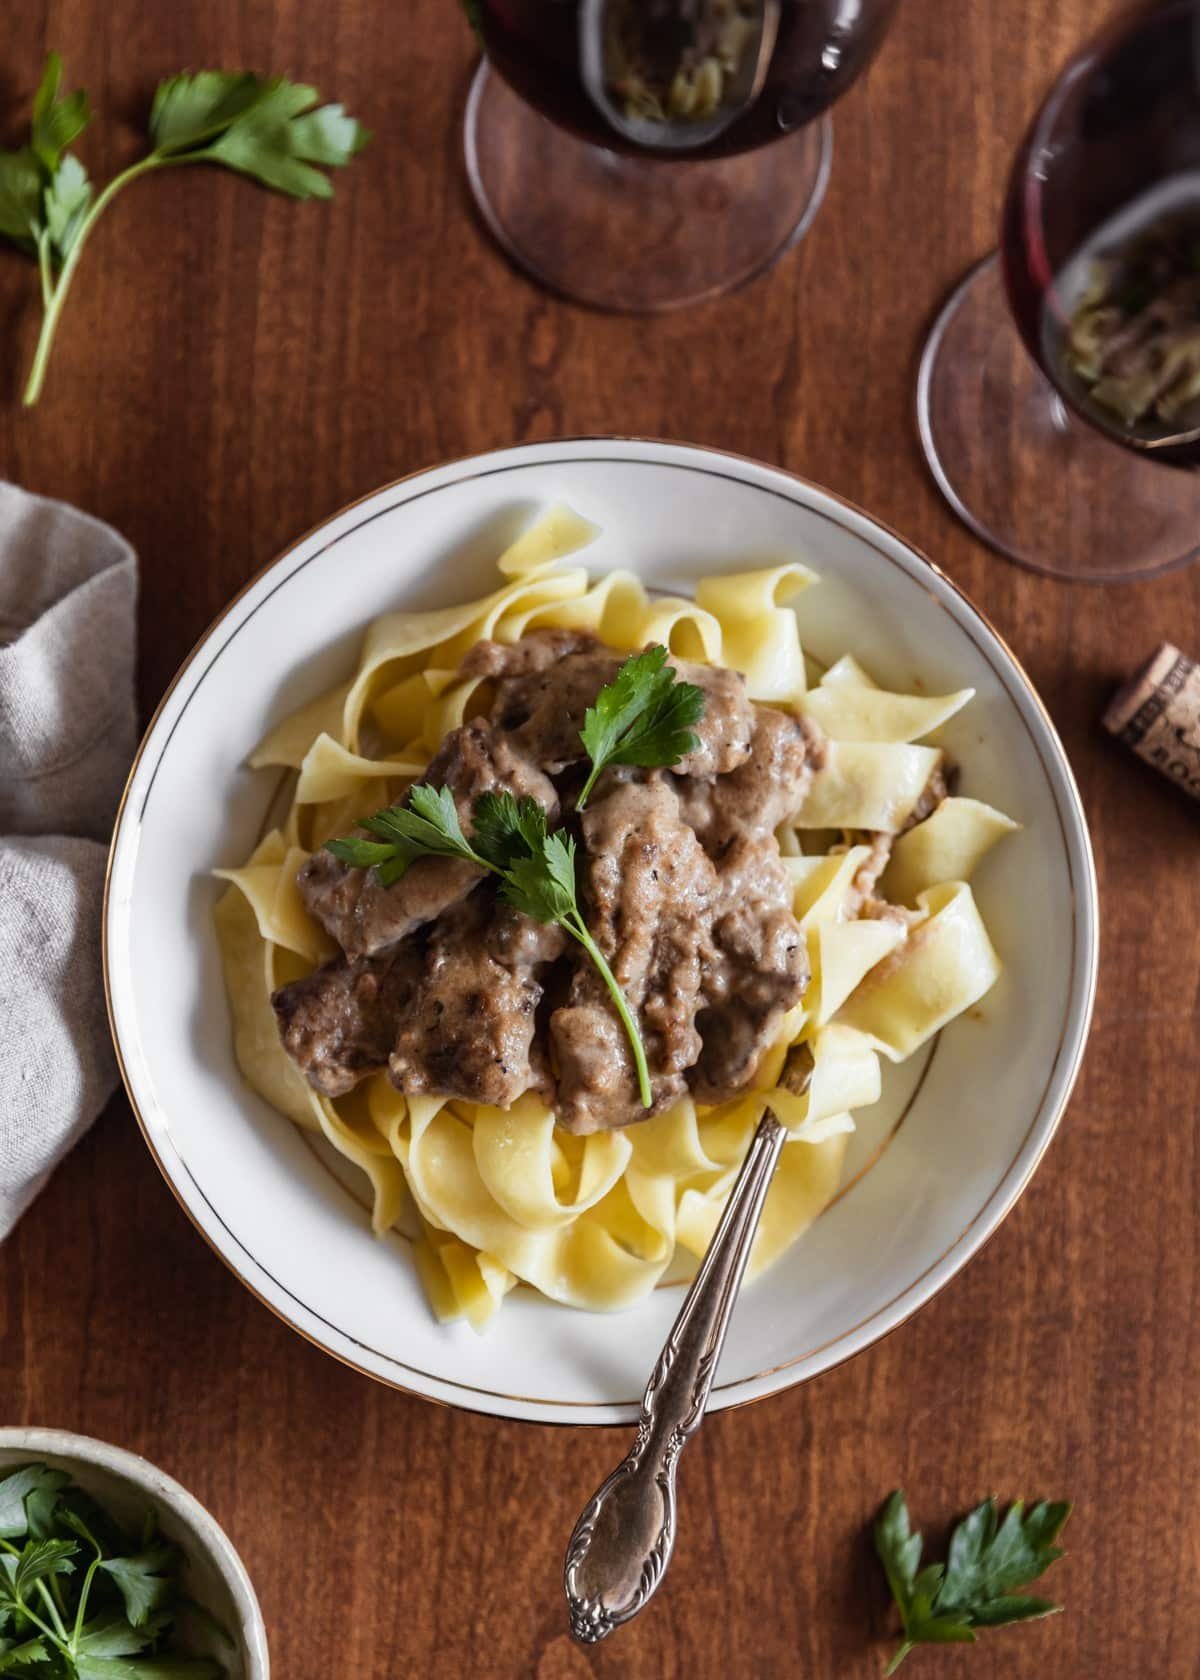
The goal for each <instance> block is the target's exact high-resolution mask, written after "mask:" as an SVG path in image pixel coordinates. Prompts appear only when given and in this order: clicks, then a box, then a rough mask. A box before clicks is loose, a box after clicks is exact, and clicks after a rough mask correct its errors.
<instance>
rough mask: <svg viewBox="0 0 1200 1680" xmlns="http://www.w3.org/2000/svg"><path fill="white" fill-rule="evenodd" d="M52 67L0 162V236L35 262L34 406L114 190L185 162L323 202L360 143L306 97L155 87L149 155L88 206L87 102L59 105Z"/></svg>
mask: <svg viewBox="0 0 1200 1680" xmlns="http://www.w3.org/2000/svg"><path fill="white" fill-rule="evenodd" d="M62 68H63V67H62V59H61V58H60V57H59V55H58V54H57V53H56V52H52V53H50V54H49V55H48V57H47V59H46V68H45V71H44V73H43V75H42V81H41V85H40V86H39V88H38V90H37V93H36V94H35V95H34V100H33V112H32V120H31V125H30V136H29V143H28V145H26V146H22V147H21V148H20V149H19V150H18V151H15V152H3V151H0V237H2V238H4V239H7V240H9V241H10V242H11V243H12V244H14V245H17V246H18V247H19V248H20V249H21V250H23V251H25V252H27V253H28V255H30V256H32V257H35V258H36V259H37V265H38V273H39V276H40V279H41V296H42V311H43V318H42V330H41V334H40V336H39V338H38V343H37V349H36V351H35V352H34V358H33V366H32V368H31V369H30V373H29V381H28V383H27V385H26V387H25V397H24V401H25V404H26V406H27V407H30V406H32V405H33V404H34V403H36V402H37V400H38V397H39V395H40V394H41V390H42V384H43V382H44V380H45V377H46V366H47V363H48V361H49V358H50V351H51V348H52V346H53V343H54V335H55V333H56V331H57V330H58V323H59V319H60V317H61V315H62V310H63V305H64V303H65V302H66V299H67V293H68V291H69V289H70V286H71V281H72V279H73V278H74V275H75V270H76V268H77V266H78V263H79V258H80V256H81V255H82V253H83V248H84V245H85V243H86V241H87V239H88V236H89V234H90V233H91V231H92V229H93V228H94V227H95V225H96V223H97V221H98V220H99V219H100V217H101V215H102V214H103V213H104V211H105V210H106V209H107V208H108V206H109V205H110V204H111V203H112V201H113V199H114V198H115V197H116V195H117V194H118V193H119V192H120V191H121V189H122V188H123V187H127V186H128V185H129V183H130V182H131V181H135V180H136V179H137V178H138V176H139V175H146V174H149V173H150V172H151V171H153V170H159V169H167V168H173V167H175V166H177V165H179V164H185V163H214V164H222V165H224V167H225V168H227V169H234V170H237V171H238V172H239V173H240V174H243V175H249V176H250V177H251V178H252V179H253V180H256V181H259V182H261V183H262V185H263V186H266V187H271V188H273V189H274V190H275V191H276V192H282V193H288V194H289V195H290V196H291V197H293V198H330V197H332V195H333V188H332V186H331V185H330V183H329V178H328V176H327V175H325V174H324V173H323V170H324V169H327V168H339V167H341V166H342V165H344V164H347V163H349V161H350V159H351V158H352V157H353V156H354V154H355V153H356V152H360V151H361V150H362V148H363V147H364V146H365V145H366V143H367V141H368V140H369V138H370V136H369V134H368V133H367V130H366V129H365V128H363V127H362V126H361V125H360V124H359V123H357V122H355V121H354V119H353V118H352V117H348V116H347V115H346V113H345V111H344V109H343V108H342V106H341V105H322V106H320V107H319V108H317V109H314V107H316V106H317V100H318V98H319V95H318V93H317V90H316V89H315V88H311V87H304V86H301V85H300V84H298V83H295V82H287V81H284V80H283V78H282V77H279V76H256V75H252V74H250V73H233V72H229V71H224V70H201V71H198V72H196V73H195V74H194V75H193V74H190V73H186V72H185V73H184V74H182V75H178V76H172V77H171V78H170V79H169V80H168V81H165V82H161V83H160V84H159V86H158V90H157V92H156V93H155V95H154V103H153V105H152V106H151V110H150V140H151V149H150V151H149V152H148V153H147V154H146V156H145V157H141V158H138V159H137V161H136V162H134V163H132V164H130V166H129V167H128V169H125V170H122V172H121V173H120V174H119V175H115V176H114V177H113V179H112V180H111V181H109V182H108V184H107V186H105V187H104V189H103V190H102V191H101V192H100V193H99V194H96V195H94V194H93V188H92V184H91V182H90V181H89V180H88V176H87V171H86V170H85V169H84V167H83V165H82V164H81V163H80V161H79V159H78V158H77V157H75V156H74V154H73V153H71V152H70V151H69V150H68V148H69V147H70V146H72V145H73V144H74V143H75V141H76V140H78V139H79V137H80V135H81V134H82V133H83V131H84V129H85V128H86V127H87V125H88V123H89V122H90V121H91V110H90V108H89V105H88V99H87V95H86V94H85V93H84V92H83V91H82V90H79V91H77V92H75V93H72V94H70V95H69V96H68V97H66V98H63V99H60V98H59V87H60V85H61V82H62Z"/></svg>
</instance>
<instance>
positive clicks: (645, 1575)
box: [563, 1045, 813, 1644]
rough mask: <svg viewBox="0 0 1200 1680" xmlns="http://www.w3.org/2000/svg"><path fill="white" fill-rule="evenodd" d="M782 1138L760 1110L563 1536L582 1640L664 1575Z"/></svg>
mask: <svg viewBox="0 0 1200 1680" xmlns="http://www.w3.org/2000/svg"><path fill="white" fill-rule="evenodd" d="M812 1074H813V1062H812V1055H811V1052H810V1051H809V1050H808V1048H807V1046H806V1045H798V1046H795V1047H794V1048H793V1049H792V1050H791V1052H790V1053H789V1055H788V1059H787V1062H786V1064H785V1066H784V1071H783V1075H782V1077H781V1080H780V1083H781V1084H782V1085H784V1086H785V1087H786V1088H787V1089H788V1090H789V1091H794V1092H795V1093H796V1095H798V1096H801V1095H803V1093H804V1092H805V1091H806V1090H807V1089H808V1086H809V1085H810V1083H811V1082H812ZM786 1136H787V1132H786V1131H785V1129H784V1127H783V1126H782V1125H781V1124H780V1122H779V1121H778V1120H777V1119H776V1118H775V1115H774V1114H773V1113H772V1112H771V1110H770V1109H769V1108H768V1109H766V1110H765V1111H764V1113H763V1117H762V1119H761V1120H760V1121H759V1123H758V1129H757V1131H756V1132H755V1134H754V1138H753V1141H752V1142H751V1144H750V1148H749V1149H748V1150H747V1152H746V1159H745V1160H744V1161H743V1162H742V1165H741V1168H740V1169H739V1171H738V1175H737V1178H736V1179H735V1180H734V1183H733V1188H732V1189H731V1190H730V1192H729V1199H728V1201H727V1202H726V1203H725V1208H724V1211H723V1213H722V1214H721V1219H720V1223H719V1224H718V1226H717V1229H716V1231H715V1232H714V1233H713V1239H712V1241H711V1242H710V1243H709V1245H708V1252H707V1253H706V1254H705V1256H704V1260H703V1262H702V1263H701V1266H700V1270H699V1271H698V1272H697V1273H696V1276H695V1278H694V1280H693V1282H692V1285H691V1287H690V1289H689V1290H688V1292H687V1296H686V1298H685V1299H684V1303H683V1306H682V1307H681V1308H680V1309H679V1316H678V1318H677V1319H676V1320H675V1323H674V1324H673V1325H672V1327H671V1333H670V1335H669V1336H668V1337H667V1340H666V1343H665V1345H664V1347H663V1350H662V1352H661V1353H660V1354H659V1356H658V1361H657V1363H656V1364H655V1367H654V1370H653V1373H652V1374H651V1377H650V1381H649V1383H648V1384H647V1385H646V1393H645V1396H644V1397H643V1400H642V1415H641V1419H640V1421H639V1423H638V1430H637V1436H636V1438H635V1440H634V1443H633V1446H632V1447H631V1448H630V1449H629V1452H628V1454H627V1455H626V1457H625V1458H623V1459H622V1460H621V1462H620V1464H618V1465H617V1467H616V1469H615V1470H614V1471H613V1472H612V1474H611V1475H610V1476H608V1477H607V1478H606V1479H605V1481H604V1482H603V1483H602V1484H601V1486H600V1487H599V1488H598V1489H597V1491H596V1492H595V1493H594V1494H593V1495H592V1497H591V1499H589V1501H588V1503H587V1506H586V1508H585V1509H584V1512H583V1515H582V1516H581V1517H580V1519H579V1521H578V1522H577V1523H576V1525H575V1531H574V1533H573V1534H572V1535H571V1542H570V1545H569V1546H568V1547H567V1557H566V1563H565V1564H564V1567H563V1586H564V1588H565V1589H566V1594H567V1608H568V1612H569V1614H570V1618H571V1631H572V1633H574V1635H575V1637H576V1638H577V1639H582V1640H585V1641H587V1642H588V1643H589V1644H593V1643H595V1642H596V1641H597V1640H600V1639H605V1638H607V1636H608V1635H609V1634H610V1633H611V1632H612V1631H613V1629H614V1628H618V1627H620V1626H621V1624H622V1623H623V1622H628V1621H630V1620H631V1619H632V1618H633V1617H634V1616H636V1615H637V1613H638V1611H639V1610H641V1609H642V1608H643V1607H644V1606H645V1605H646V1604H647V1603H648V1602H649V1600H650V1598H651V1597H652V1596H653V1594H654V1592H655V1591H656V1589H657V1587H658V1584H659V1582H660V1581H661V1580H662V1578H663V1576H664V1574H665V1573H666V1569H667V1564H668V1563H669V1562H670V1560H671V1552H672V1549H673V1548H674V1545H675V1516H676V1498H675V1468H676V1465H677V1463H678V1461H679V1455H680V1453H681V1452H682V1450H683V1448H684V1446H685V1445H686V1443H687V1441H688V1440H689V1439H690V1437H691V1436H692V1435H694V1434H695V1432H696V1430H697V1429H699V1427H700V1423H701V1420H702V1419H703V1417H704V1409H705V1407H706V1406H707V1404H708V1396H709V1391H710V1390H711V1388H712V1382H713V1375H714V1372H715V1371H716V1367H717V1360H718V1359H719V1358H720V1355H721V1347H722V1344H723V1343H724V1340H725V1332H726V1330H727V1329H728V1326H729V1319H730V1315H731V1314H732V1312H733V1304H734V1302H735V1301H736V1299H737V1293H738V1289H739V1287H740V1285H741V1281H742V1275H743V1273H744V1272H745V1270H746V1261H747V1259H748V1258H749V1255H750V1248H751V1244H752V1243H753V1241H754V1233H755V1231H756V1230H757V1229H758V1220H759V1215H760V1214H761V1213H762V1207H763V1202H764V1201H765V1200H766V1195H767V1190H768V1188H769V1187H770V1183H771V1178H772V1175H773V1174H774V1171H775V1166H776V1163H777V1162H778V1160H779V1151H780V1150H781V1149H782V1147H783V1143H784V1139H785V1138H786Z"/></svg>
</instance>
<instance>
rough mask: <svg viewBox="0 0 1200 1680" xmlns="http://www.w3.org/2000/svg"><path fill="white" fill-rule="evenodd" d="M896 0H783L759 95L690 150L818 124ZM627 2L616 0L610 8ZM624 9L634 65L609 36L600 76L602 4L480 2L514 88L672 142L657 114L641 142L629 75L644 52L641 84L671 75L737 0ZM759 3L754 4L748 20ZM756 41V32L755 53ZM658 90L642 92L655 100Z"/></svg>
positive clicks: (585, 127)
mask: <svg viewBox="0 0 1200 1680" xmlns="http://www.w3.org/2000/svg"><path fill="white" fill-rule="evenodd" d="M896 4H897V0H781V3H780V4H779V7H778V14H777V17H775V18H774V20H773V22H772V25H771V33H772V35H773V43H771V44H769V46H768V50H767V52H766V53H765V54H764V64H763V73H762V75H761V78H760V81H759V86H758V89H757V92H756V94H755V97H754V98H753V99H752V100H751V101H750V102H749V104H748V106H747V108H746V109H745V110H744V111H742V112H741V113H740V114H739V115H738V116H737V117H736V118H735V120H733V121H732V122H731V123H730V125H729V126H728V127H727V128H724V129H723V130H722V131H721V133H720V134H719V135H718V136H717V137H715V138H714V139H713V140H711V141H710V142H708V143H706V144H704V145H701V146H698V147H696V148H695V149H692V148H690V147H689V148H688V150H687V153H686V156H687V157H689V158H700V157H718V156H724V155H728V154H730V153H734V152H745V151H750V150H752V149H753V148H754V147H757V146H766V145H769V144H770V143H771V142H772V141H774V140H780V139H782V138H783V137H784V136H785V135H788V134H793V133H794V132H795V131H796V130H797V129H798V128H802V127H804V126H805V124H807V123H811V122H813V121H815V119H816V118H817V117H819V116H821V114H822V113H823V112H825V111H827V110H828V109H829V107H830V106H831V105H832V104H833V102H834V101H835V100H836V99H839V98H840V97H841V96H842V94H843V93H845V91H846V89H847V88H848V87H849V86H850V84H851V83H852V82H853V81H854V80H855V79H856V78H857V77H858V76H859V75H860V74H861V73H862V71H863V70H865V69H866V67H867V65H868V64H869V63H870V62H871V59H872V58H873V57H874V56H875V53H876V52H877V50H878V49H879V46H880V45H881V43H882V41H883V37H884V34H885V32H886V30H887V27H888V24H889V23H890V22H891V19H892V14H893V12H894V11H895V8H896ZM619 9H620V8H619V6H613V5H610V6H609V8H608V12H609V13H610V14H611V13H612V12H613V11H616V10H619ZM623 9H624V11H625V12H626V13H628V14H629V15H630V16H631V18H633V19H634V20H636V22H635V24H634V26H633V28H632V29H631V30H630V33H631V34H632V35H633V36H634V39H633V40H632V41H631V42H630V43H629V48H628V50H627V51H626V53H625V55H624V57H625V62H624V63H614V62H613V61H614V60H615V59H616V58H617V53H618V51H619V47H618V45H617V43H615V42H614V43H612V49H611V50H610V51H609V52H608V53H607V54H606V53H605V52H604V47H605V45H606V43H605V42H603V41H601V42H600V52H599V54H598V55H596V56H597V57H598V58H599V59H600V60H601V62H600V63H599V64H597V66H596V69H597V72H598V73H595V74H589V73H588V70H589V66H588V60H589V52H588V42H587V39H586V31H587V28H588V26H589V22H590V20H589V18H588V15H587V14H588V13H589V10H590V11H593V12H596V13H597V14H599V13H600V12H601V10H602V8H599V7H593V8H589V7H588V6H587V5H586V4H585V3H584V0H481V4H480V19H481V32H482V36H483V43H484V48H485V50H486V52H487V55H488V58H489V59H490V60H491V62H492V64H493V65H494V67H495V68H496V69H497V70H498V71H499V72H500V74H501V75H502V76H503V77H504V79H505V80H506V81H507V82H508V83H509V85H510V86H511V87H512V88H513V89H514V90H515V91H516V92H517V93H519V94H520V96H521V97H522V99H525V100H527V101H528V102H529V104H531V105H534V106H536V107H537V109H538V110H539V111H541V112H542V113H543V114H544V115H545V116H547V117H549V118H550V119H551V121H552V122H556V123H560V124H561V125H562V126H563V127H565V128H568V129H571V130H572V131H573V132H574V133H576V134H578V135H581V136H582V137H583V138H585V139H587V140H590V141H592V142H593V143H594V144H595V145H598V146H605V147H610V148H613V149H615V150H618V151H642V150H646V151H651V152H663V151H665V150H667V148H663V147H660V146H657V145H656V144H655V134H654V124H653V122H648V123H647V124H646V125H645V126H644V128H642V129H641V130H640V133H641V135H642V136H643V138H641V139H640V140H634V139H633V138H631V135H630V132H629V130H628V128H627V126H626V124H625V123H623V122H621V121H620V117H621V116H622V115H624V114H625V113H624V111H623V110H622V101H623V99H624V100H625V101H626V102H631V101H632V100H633V99H636V97H637V93H638V91H640V90H636V89H629V88H627V87H626V88H623V87H622V86H621V78H622V74H624V75H625V76H626V77H628V75H629V73H630V70H631V68H632V69H633V71H634V74H636V70H637V65H636V60H637V59H638V58H639V57H640V58H641V59H642V61H643V64H644V66H645V70H646V72H647V73H646V74H645V75H644V77H643V78H642V81H643V82H650V83H652V84H653V85H654V86H657V87H660V88H661V87H662V86H664V85H666V84H669V82H670V80H671V78H672V75H673V73H675V72H677V67H678V65H679V64H680V62H681V61H683V60H686V58H687V56H688V54H689V52H691V54H692V56H693V58H695V57H696V56H697V54H699V55H701V56H702V55H703V51H704V41H703V36H704V28H705V13H706V12H712V11H714V10H719V11H720V12H721V13H722V14H724V15H726V16H728V15H729V14H736V13H737V12H738V10H739V7H738V6H737V5H736V4H735V3H733V0H720V4H719V5H718V6H716V7H714V6H713V5H712V4H709V5H706V4H705V0H692V3H690V4H689V3H688V0H682V3H681V0H660V3H658V4H656V0H626V4H625V6H624V8H623ZM761 9H762V8H761V7H758V8H756V7H754V6H750V5H747V6H746V7H745V8H744V10H745V14H746V16H747V19H748V20H750V19H751V18H753V14H754V13H755V11H756V10H761ZM604 21H605V19H604V18H601V17H599V16H598V17H597V27H598V30H600V31H603V24H604ZM754 21H755V22H757V19H754ZM619 22H620V20H619V19H618V20H617V23H618V29H619ZM617 32H618V31H616V30H615V31H614V33H617ZM708 32H709V35H710V38H712V37H716V36H719V23H718V24H717V25H716V26H714V25H712V24H711V23H710V25H709V31H708ZM697 40H699V42H700V45H699V47H698V48H697V46H696V45H695V43H696V42H697ZM753 45H754V39H753V38H751V43H750V47H751V50H753ZM605 57H607V58H608V60H609V62H608V64H607V65H605V63H604V62H603V60H604V58H605ZM631 59H632V60H634V61H635V62H634V64H633V66H631V65H630V62H629V61H630V60H631ZM606 72H607V73H606ZM731 79H732V78H731ZM652 97H653V95H652V94H648V95H647V94H644V95H643V98H644V99H646V100H647V102H648V100H649V99H650V98H652ZM614 108H615V109H614ZM614 114H616V116H617V119H618V120H617V122H614V121H613V116H614Z"/></svg>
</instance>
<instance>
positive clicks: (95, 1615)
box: [0, 1464, 232, 1680]
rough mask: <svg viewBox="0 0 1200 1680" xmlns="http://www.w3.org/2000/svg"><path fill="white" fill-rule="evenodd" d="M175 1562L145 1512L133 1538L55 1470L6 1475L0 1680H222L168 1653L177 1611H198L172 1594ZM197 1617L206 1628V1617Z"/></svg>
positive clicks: (1, 1520)
mask: <svg viewBox="0 0 1200 1680" xmlns="http://www.w3.org/2000/svg"><path fill="white" fill-rule="evenodd" d="M85 1557H86V1558H87V1562H86V1564H85V1563H84V1562H83V1559H84V1558H85ZM181 1563H182V1557H181V1554H180V1553H179V1551H178V1550H177V1549H176V1548H175V1547H173V1546H169V1545H166V1544H164V1543H163V1542H162V1541H161V1540H160V1539H158V1538H157V1534H156V1524H155V1521H154V1517H153V1514H152V1513H147V1517H146V1520H145V1522H144V1523H143V1526H142V1533H141V1535H140V1538H139V1539H138V1540H136V1541H134V1540H131V1539H130V1538H129V1537H128V1536H127V1535H125V1534H124V1533H123V1532H122V1530H121V1529H120V1527H119V1526H118V1524H117V1523H116V1522H115V1521H114V1520H113V1518H112V1517H111V1516H109V1514H108V1513H107V1512H106V1511H105V1510H103V1509H102V1507H100V1506H99V1505H97V1504H96V1503H95V1501H94V1500H92V1499H91V1498H90V1497H89V1496H88V1495H87V1494H86V1493H84V1492H83V1490H82V1489H81V1488H78V1487H75V1486H73V1485H72V1483H71V1478H70V1476H68V1475H67V1474H66V1473H65V1472H64V1471H62V1470H51V1469H50V1468H49V1467H48V1466H46V1465H44V1464H27V1465H25V1466H23V1467H22V1468H21V1469H20V1470H17V1471H15V1472H14V1473H13V1474H12V1475H9V1476H7V1477H5V1478H4V1480H3V1481H0V1674H2V1675H4V1677H5V1680H221V1677H222V1676H223V1675H224V1673H225V1670H224V1669H223V1668H222V1667H221V1665H220V1663H217V1662H213V1661H212V1660H211V1659H209V1658H207V1657H187V1656H182V1655H178V1654H176V1652H177V1647H174V1645H173V1641H172V1637H171V1634H172V1627H173V1624H174V1621H175V1617H176V1614H177V1612H178V1611H180V1610H183V1609H189V1610H192V1611H196V1612H199V1610H200V1607H199V1606H198V1605H192V1604H191V1602H190V1600H188V1599H187V1598H185V1597H184V1595H183V1593H182V1591H181V1589H180V1585H179V1569H180V1565H181ZM202 1619H203V1620H205V1621H206V1622H209V1623H211V1618H210V1617H208V1615H207V1612H205V1613H203V1616H202ZM211 1625H213V1626H216V1624H211ZM218 1631H219V1632H220V1633H221V1635H222V1637H223V1638H224V1639H225V1640H226V1642H227V1643H230V1644H231V1643H232V1641H230V1639H229V1635H228V1634H227V1633H226V1632H225V1630H224V1629H219V1630H218Z"/></svg>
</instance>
